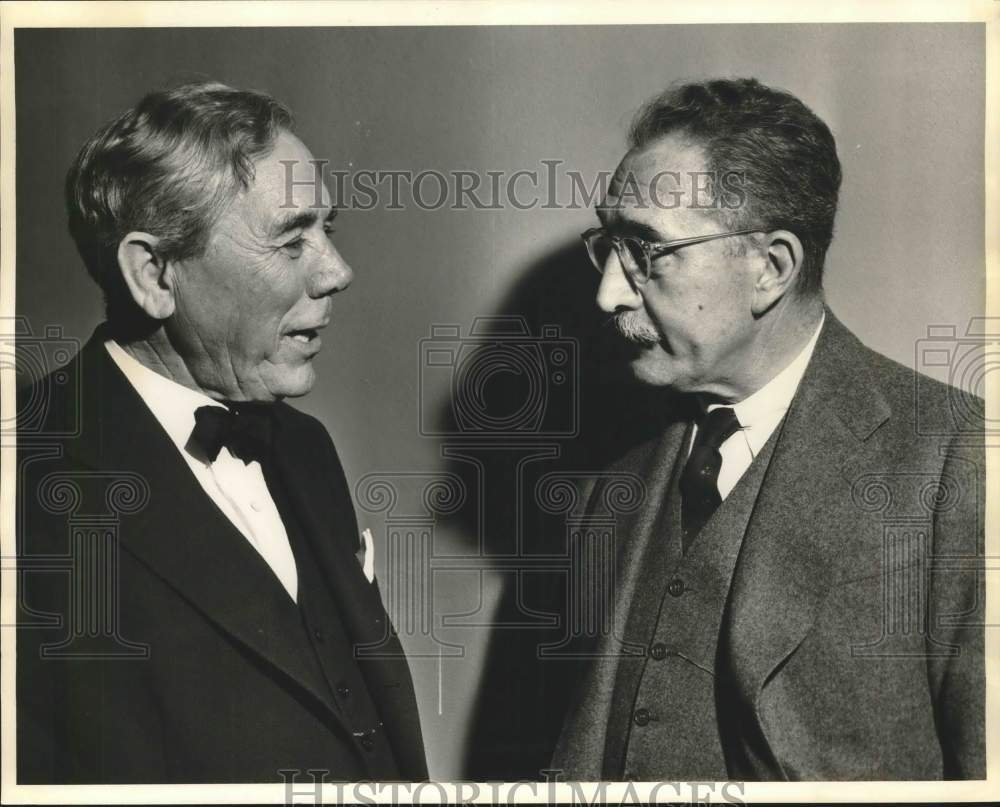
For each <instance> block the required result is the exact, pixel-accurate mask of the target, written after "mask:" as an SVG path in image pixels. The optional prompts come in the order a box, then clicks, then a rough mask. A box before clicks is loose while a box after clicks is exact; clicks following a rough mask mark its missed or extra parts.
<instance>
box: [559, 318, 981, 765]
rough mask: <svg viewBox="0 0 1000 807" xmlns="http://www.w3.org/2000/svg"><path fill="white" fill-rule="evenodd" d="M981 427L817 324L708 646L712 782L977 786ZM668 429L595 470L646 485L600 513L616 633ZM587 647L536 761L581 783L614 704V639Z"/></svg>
mask: <svg viewBox="0 0 1000 807" xmlns="http://www.w3.org/2000/svg"><path fill="white" fill-rule="evenodd" d="M982 417H983V412H982V402H981V400H979V399H978V398H975V397H973V396H970V395H965V394H962V393H959V392H958V391H957V390H955V389H953V388H951V387H948V386H946V385H944V384H941V383H938V382H936V381H933V380H930V379H928V378H926V377H924V376H918V375H917V374H915V373H914V372H913V371H912V370H910V369H908V368H906V367H904V366H902V365H899V364H897V363H895V362H893V361H891V360H890V359H888V358H886V357H884V356H881V355H879V354H877V353H875V352H874V351H872V350H870V349H868V348H866V347H865V346H864V345H862V344H861V342H860V341H859V340H858V339H857V338H856V337H855V336H854V335H853V334H852V333H850V331H848V329H847V328H846V327H845V326H844V325H843V324H841V323H840V322H839V321H838V320H837V319H836V318H835V317H834V316H833V314H832V312H830V311H829V310H828V311H827V314H826V323H825V324H824V326H823V331H822V333H821V335H820V337H819V340H818V342H817V345H816V349H815V351H814V354H813V356H812V359H811V361H810V363H809V366H808V368H807V370H806V373H805V375H804V376H803V379H802V381H801V383H800V385H799V388H798V390H797V392H796V395H795V398H794V400H793V402H792V405H791V407H790V409H789V411H788V413H787V415H786V417H785V420H784V422H783V424H782V425H781V427H780V429H781V431H780V433H779V435H778V439H777V442H776V444H775V447H774V452H773V455H772V457H771V460H770V464H769V465H768V468H767V472H766V475H765V477H764V479H763V482H762V485H761V488H760V492H759V494H758V496H757V500H756V503H755V505H754V508H753V511H752V513H751V516H750V519H749V522H748V524H747V528H746V531H745V533H744V536H743V543H742V546H741V549H740V553H739V556H738V558H737V562H736V568H735V572H734V576H733V580H732V584H731V587H730V591H729V597H728V601H727V606H726V612H725V617H724V620H723V626H722V629H721V633H720V636H719V643H718V650H717V653H718V658H717V662H716V704H717V712H718V720H719V728H720V734H721V736H722V739H723V746H724V749H725V752H726V763H727V769H728V773H729V775H730V777H731V778H733V779H744V780H908V779H942V778H943V779H978V778H985V775H986V770H985V738H984V733H985V711H984V709H985V707H984V700H985V674H984V662H983V627H982V624H983V617H984V592H983V574H982V555H983V542H984V533H983V529H984V525H983V518H984V482H985V464H984V463H985V461H984V440H983V434H984V432H983V419H982ZM683 434H684V424H683V423H682V422H680V420H679V419H678V421H677V422H674V423H671V424H669V425H668V426H667V428H666V429H665V430H664V431H663V433H662V434H660V435H658V436H657V437H656V438H655V439H653V440H651V441H648V442H646V443H645V444H643V445H640V446H638V447H636V448H634V449H632V450H630V451H629V452H628V453H627V454H625V455H624V456H623V457H621V458H620V459H619V460H618V461H616V462H615V463H614V464H613V466H612V470H620V471H624V472H629V473H634V474H639V475H640V476H642V478H643V479H644V480H645V482H646V497H645V501H644V504H643V505H642V506H641V507H640V508H639V509H638V510H637V511H636V512H635V513H633V514H626V515H622V516H620V517H619V520H618V534H619V535H620V536H621V538H622V540H621V542H620V544H619V546H620V547H621V551H620V554H619V558H618V564H619V565H618V568H619V577H618V600H617V608H616V611H615V619H616V620H618V624H617V625H616V629H615V631H614V634H615V635H616V636H622V635H624V632H623V625H624V619H625V618H626V617H627V613H628V606H629V603H630V602H631V600H632V598H633V596H634V593H635V582H636V581H635V577H636V572H635V567H636V565H637V564H636V563H635V559H636V557H637V554H636V553H639V552H641V551H642V548H643V547H644V546H645V544H646V543H647V542H648V541H649V540H656V539H657V535H656V531H657V529H659V527H658V524H660V522H661V520H660V518H659V511H660V509H661V504H662V502H663V501H665V495H666V490H667V483H668V480H669V477H670V472H671V469H672V467H673V465H674V462H675V460H676V458H677V456H678V452H679V451H680V447H681V444H682V436H683ZM597 495H598V491H597V490H596V489H595V491H594V493H593V495H592V500H593V499H594V498H596V497H597ZM597 649H598V651H599V652H598V653H597V654H595V656H594V658H593V660H592V661H591V662H590V663H589V666H588V669H587V670H586V671H585V673H584V675H583V676H582V680H581V684H580V687H579V690H578V692H577V694H576V700H575V704H574V706H573V707H572V708H571V710H570V712H569V714H568V717H567V720H566V722H565V724H564V727H563V732H562V734H561V736H560V738H559V742H558V745H557V748H556V752H555V757H554V760H553V767H555V768H561V769H563V770H564V771H565V772H566V775H567V777H568V778H570V779H581V780H596V779H600V778H601V763H602V759H603V754H604V745H605V733H606V727H607V724H608V718H609V715H610V714H611V713H612V710H615V709H619V708H626V709H627V708H630V707H629V705H628V704H616V703H612V702H611V693H612V691H613V689H614V682H615V675H616V670H617V660H616V658H615V653H616V652H620V650H621V648H620V645H619V643H618V642H617V640H615V639H613V638H605V639H603V640H601V644H600V645H599V646H598V648H597ZM651 709H653V710H654V711H655V702H654V703H653V704H652V705H651ZM677 730H678V731H683V727H677Z"/></svg>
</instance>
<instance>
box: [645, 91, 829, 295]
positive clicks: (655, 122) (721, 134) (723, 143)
mask: <svg viewBox="0 0 1000 807" xmlns="http://www.w3.org/2000/svg"><path fill="white" fill-rule="evenodd" d="M669 134H680V135H682V136H686V137H687V138H689V139H690V140H691V141H692V142H693V143H696V144H698V145H700V146H701V147H702V148H703V149H704V150H705V153H706V159H707V162H708V164H707V166H706V169H707V170H708V172H709V174H710V177H711V178H714V181H710V182H709V183H708V194H709V196H710V198H711V199H712V202H713V204H712V210H713V211H714V212H715V215H717V216H718V218H719V220H720V222H721V223H722V224H723V226H725V227H726V228H727V229H732V230H742V229H746V228H748V227H753V226H762V227H765V228H767V229H768V230H789V231H790V232H793V233H795V235H796V236H798V238H799V240H800V241H801V242H802V246H803V250H804V255H803V264H802V269H801V270H800V274H799V281H798V284H797V291H798V292H799V293H800V294H803V295H806V294H815V293H818V292H819V291H820V290H821V289H822V286H823V261H824V258H825V256H826V251H827V248H828V247H829V246H830V241H831V240H832V239H833V220H834V216H835V215H836V212H837V195H838V191H839V189H840V181H841V172H840V161H839V160H838V159H837V146H836V143H835V142H834V138H833V134H832V133H831V132H830V129H829V128H828V127H827V125H826V124H825V123H823V121H821V120H820V119H819V118H818V117H817V116H816V114H815V113H814V112H813V111H812V110H811V109H809V107H807V106H806V105H805V104H803V103H802V102H801V101H800V100H799V99H798V98H796V97H795V96H793V95H791V94H790V93H787V92H784V91H781V90H775V89H772V88H770V87H767V86H765V85H763V84H761V83H760V82H759V81H757V80H756V79H718V80H713V81H706V82H702V83H691V84H681V85H677V86H673V87H671V88H669V89H668V90H667V91H666V92H664V93H663V94H662V95H660V96H658V97H657V98H654V99H653V100H652V101H650V102H649V103H647V104H646V105H645V106H644V107H643V108H642V109H640V110H639V112H638V113H637V115H636V117H635V119H634V121H633V122H632V127H631V129H630V131H629V146H630V147H631V148H640V149H641V148H643V147H645V146H646V145H649V144H651V143H652V142H653V141H655V140H657V139H659V138H661V137H663V136H665V135H669ZM733 172H735V175H736V176H738V177H739V178H740V180H741V182H742V190H743V193H744V194H745V197H744V200H743V203H742V204H741V205H739V206H737V207H727V206H726V205H725V204H720V203H719V194H720V193H721V192H722V188H721V187H720V186H722V185H724V184H725V182H724V181H723V180H722V178H724V177H725V176H726V175H728V174H732V173H733ZM741 243H742V242H741Z"/></svg>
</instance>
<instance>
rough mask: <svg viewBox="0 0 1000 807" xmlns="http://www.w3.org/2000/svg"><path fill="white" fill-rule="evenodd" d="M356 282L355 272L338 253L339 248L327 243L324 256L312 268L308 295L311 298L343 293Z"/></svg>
mask: <svg viewBox="0 0 1000 807" xmlns="http://www.w3.org/2000/svg"><path fill="white" fill-rule="evenodd" d="M352 280H354V270H353V269H351V267H350V266H348V264H347V261H345V260H344V258H343V256H342V255H341V254H340V253H339V252H338V251H337V248H336V247H335V246H334V245H333V244H330V243H327V247H326V250H325V251H324V253H323V255H322V256H321V257H320V258H319V260H317V261H316V263H315V264H314V265H313V266H312V271H311V272H310V273H309V279H308V282H307V289H306V291H307V293H308V294H309V296H310V297H314V298H319V297H326V296H327V295H330V294H333V293H334V292H338V291H343V290H344V289H346V288H347V287H348V286H350V285H351V281H352Z"/></svg>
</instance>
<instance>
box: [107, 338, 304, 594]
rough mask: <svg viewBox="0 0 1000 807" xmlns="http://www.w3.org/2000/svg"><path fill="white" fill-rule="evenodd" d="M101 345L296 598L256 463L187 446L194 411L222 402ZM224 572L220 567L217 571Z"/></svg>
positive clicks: (111, 344)
mask: <svg viewBox="0 0 1000 807" xmlns="http://www.w3.org/2000/svg"><path fill="white" fill-rule="evenodd" d="M104 347H105V349H107V351H108V354H109V355H110V356H111V359H112V360H113V361H114V363H115V364H117V365H118V367H119V368H120V369H121V371H122V372H123V373H124V374H125V377H126V378H127V379H128V380H129V383H130V384H131V385H132V386H133V387H135V391H136V392H138V393H139V397H141V398H142V400H143V401H144V402H145V404H146V406H148V407H149V411H150V412H152V413H153V416H154V417H155V418H156V419H157V420H158V421H159V422H160V425H161V426H162V427H163V429H164V431H166V433H167V435H168V436H169V437H170V439H171V440H172V441H173V443H174V445H175V446H177V450H178V451H179V452H180V455H181V456H182V457H183V458H184V461H185V462H186V463H187V464H188V467H189V468H190V469H191V473H193V474H194V477H195V479H197V480H198V484H200V485H201V487H202V488H203V489H204V491H205V493H207V494H208V497H209V498H210V499H211V500H212V501H213V502H214V503H215V504H216V505H217V506H218V508H219V509H220V510H221V511H222V512H223V514H224V515H225V516H226V518H228V519H229V520H230V521H231V522H232V523H233V526H235V527H236V529H238V530H239V531H240V533H242V535H243V537H244V538H246V539H247V541H249V542H250V545H251V546H252V547H253V548H254V549H256V550H257V552H259V553H260V556H261V557H262V558H263V559H264V560H265V562H266V563H267V565H268V566H270V567H271V570H272V571H273V572H274V574H275V576H276V577H277V578H278V580H279V581H280V582H281V585H282V586H284V588H285V591H287V592H288V596H290V597H291V598H292V599H293V600H297V598H298V585H299V583H298V573H297V572H296V570H295V557H294V555H293V554H292V547H291V544H289V542H288V533H287V532H285V525H284V524H283V523H282V521H281V516H280V515H279V514H278V508H277V507H276V506H275V504H274V499H272V498H271V493H270V492H269V491H268V489H267V484H266V483H265V482H264V473H263V471H262V470H261V467H260V463H258V462H256V461H254V462H251V463H250V464H248V465H245V464H244V463H243V460H241V459H239V458H237V457H234V456H233V455H232V454H230V453H229V450H228V449H226V448H225V447H223V448H222V449H221V450H220V451H219V456H218V457H216V458H215V461H214V462H206V461H205V460H203V459H201V458H200V457H198V456H196V455H194V454H192V453H191V452H189V451H188V450H187V448H186V446H187V443H188V439H189V438H190V437H191V431H192V429H194V424H195V419H194V413H195V410H196V409H198V407H201V406H220V407H221V406H222V404H220V403H219V402H218V401H213V400H212V399H211V398H209V397H208V396H207V395H204V394H203V393H201V392H196V391H195V390H192V389H188V388H187V387H185V386H182V385H181V384H178V383H177V382H176V381H171V380H170V379H169V378H167V377H165V376H162V375H160V374H159V373H157V372H154V371H153V370H150V369H149V368H148V367H146V366H145V365H143V364H141V363H140V362H139V361H138V360H136V359H135V358H133V357H132V356H130V355H129V354H128V353H126V352H125V351H124V350H123V349H122V347H121V346H120V345H119V344H118V343H117V342H115V341H114V340H111V339H109V340H107V341H106V342H105V343H104ZM223 408H224V407H223ZM183 504H184V503H183V502H178V506H181V507H183ZM225 571H226V570H221V569H220V572H225Z"/></svg>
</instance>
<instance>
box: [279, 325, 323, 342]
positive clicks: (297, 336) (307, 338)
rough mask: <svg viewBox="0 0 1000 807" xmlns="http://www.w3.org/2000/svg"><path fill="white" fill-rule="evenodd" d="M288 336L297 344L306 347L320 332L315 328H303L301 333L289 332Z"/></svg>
mask: <svg viewBox="0 0 1000 807" xmlns="http://www.w3.org/2000/svg"><path fill="white" fill-rule="evenodd" d="M285 335H286V336H290V337H291V338H292V339H294V340H295V341H296V342H301V343H302V344H304V345H308V344H309V343H310V342H312V341H313V340H314V339H316V338H317V337H318V336H319V331H317V330H316V329H315V328H303V329H302V330H300V331H289V332H288V333H287V334H285Z"/></svg>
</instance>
